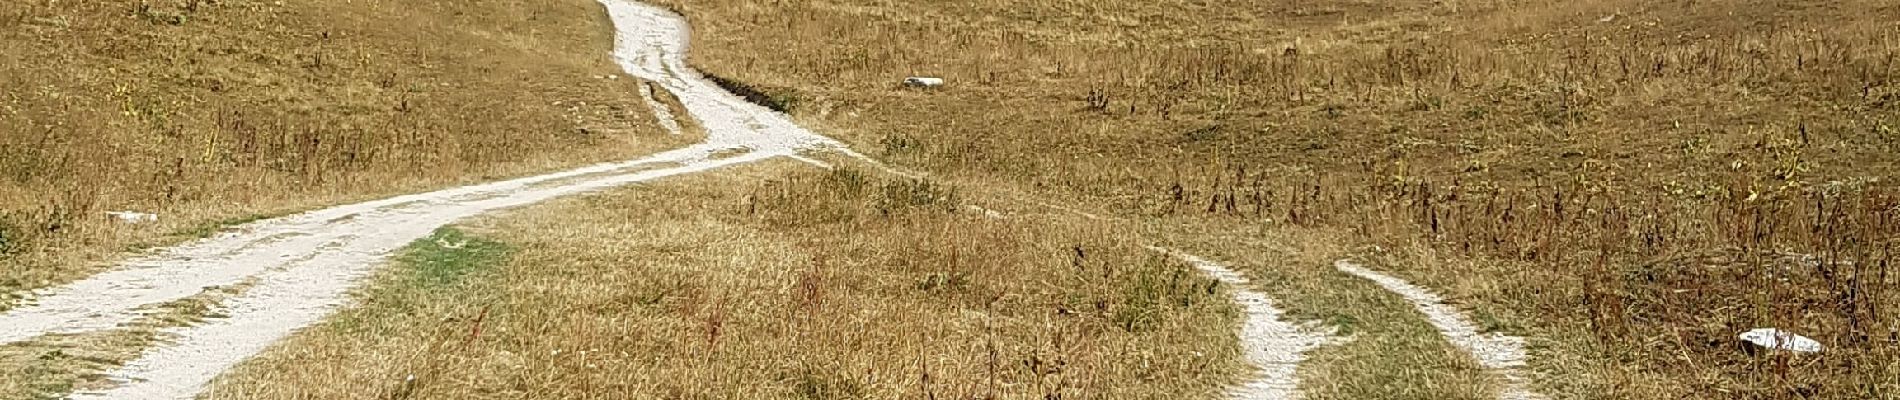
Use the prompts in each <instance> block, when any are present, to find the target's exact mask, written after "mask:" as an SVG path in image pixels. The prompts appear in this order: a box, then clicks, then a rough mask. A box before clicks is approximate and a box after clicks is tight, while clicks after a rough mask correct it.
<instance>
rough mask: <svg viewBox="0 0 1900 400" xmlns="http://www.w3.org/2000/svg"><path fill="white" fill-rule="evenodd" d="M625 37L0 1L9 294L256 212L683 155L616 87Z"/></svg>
mask: <svg viewBox="0 0 1900 400" xmlns="http://www.w3.org/2000/svg"><path fill="white" fill-rule="evenodd" d="M612 38H613V37H612V29H611V28H610V27H609V24H608V21H607V20H606V17H605V16H604V12H603V11H602V10H601V8H600V6H599V5H598V4H596V3H595V2H593V1H588V0H559V1H525V0H478V1H457V2H442V1H293V2H284V1H261V0H220V1H203V0H113V1H56V0H21V1H7V2H4V3H0V88H4V89H0V293H8V295H13V294H17V293H19V291H21V290H23V289H30V288H36V287H42V286H46V285H51V284H56V283H59V282H63V281H65V280H69V279H72V278H74V277H77V276H83V274H84V273H87V272H91V271H96V270H97V268H98V267H100V266H102V265H103V264H104V263H105V262H106V261H108V260H110V259H112V258H115V257H117V254H120V253H121V252H123V251H126V250H129V249H135V248H137V247H141V246H146V245H152V244H158V243H166V242H171V241H176V240H180V239H186V238H191V237H196V236H202V235H207V234H210V233H211V232H213V231H215V230H216V229H217V228H219V227H221V226H224V225H229V224H233V223H238V222H243V221H248V220H253V219H256V218H259V217H261V216H266V215H275V214H280V213H284V212H289V211H293V210H298V209H304V208H308V207H312V206H316V205H322V204H328V203H334V202H339V201H346V200H352V199H363V198H366V197H371V196H379V195H389V194H395V193H401V192H411V191H416V190H421V189H426V188H432V187H440V186H443V185H448V184H455V183H462V182H473V181H476V180H482V179H491V178H494V177H498V176H507V175H519V174H523V173H528V172H533V171H543V170H549V169H553V168H557V167H560V166H569V165H576V164H581V163H587V162H592V161H601V160H607V159H618V158H621V157H625V156H628V155H631V154H637V153H641V152H645V151H647V150H649V149H654V148H660V147H664V146H666V145H669V144H670V143H669V142H671V141H674V140H675V139H670V138H668V137H667V136H665V135H663V134H659V133H658V132H660V130H659V129H657V128H655V127H654V125H655V124H654V122H653V120H652V117H651V116H650V115H651V114H650V113H649V112H648V111H647V110H646V106H645V105H644V104H643V103H642V102H641V101H640V100H639V99H638V98H637V97H636V93H637V91H636V90H635V86H634V85H635V83H634V82H632V80H631V79H609V77H610V76H617V75H618V72H619V70H618V67H616V66H615V65H613V64H612V62H611V61H610V60H609V59H608V58H607V57H606V53H607V51H608V50H609V49H610V47H611V45H612ZM122 210H123V211H139V212H149V213H156V214H159V215H160V220H159V221H158V222H157V223H146V224H140V225H136V226H129V225H125V224H119V223H116V222H114V221H111V220H110V219H109V218H107V217H106V214H105V212H107V211H122ZM9 300H12V299H8V298H0V308H4V307H5V304H7V303H8V302H9Z"/></svg>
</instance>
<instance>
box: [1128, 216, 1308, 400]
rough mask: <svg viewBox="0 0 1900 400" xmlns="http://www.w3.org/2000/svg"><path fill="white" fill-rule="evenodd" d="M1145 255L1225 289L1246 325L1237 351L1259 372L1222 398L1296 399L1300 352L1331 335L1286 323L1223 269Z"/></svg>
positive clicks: (1246, 283) (1269, 303) (1200, 262)
mask: <svg viewBox="0 0 1900 400" xmlns="http://www.w3.org/2000/svg"><path fill="white" fill-rule="evenodd" d="M1149 249H1151V250H1154V251H1157V252H1161V253H1165V254H1169V255H1173V256H1175V257H1176V258H1180V259H1181V260H1182V261H1187V262H1188V264H1193V265H1194V268H1196V269H1199V270H1201V272H1202V273H1205V274H1207V275H1208V276H1211V277H1213V278H1214V279H1216V280H1219V281H1220V282H1221V283H1223V284H1226V285H1228V288H1229V291H1230V295H1231V296H1232V297H1233V298H1234V302H1235V303H1240V305H1241V307H1243V312H1244V313H1246V315H1247V321H1246V322H1245V323H1244V324H1242V325H1241V327H1240V338H1241V346H1243V347H1245V348H1246V351H1245V355H1246V357H1247V362H1248V363H1249V364H1253V365H1254V367H1256V368H1259V369H1260V370H1259V371H1257V372H1256V373H1255V374H1254V376H1253V377H1252V378H1250V379H1248V380H1247V381H1246V382H1243V383H1241V384H1240V385H1239V386H1235V387H1233V388H1232V389H1230V390H1229V391H1228V398H1231V399H1237V400H1283V399H1297V398H1300V391H1299V387H1300V380H1299V377H1298V374H1297V373H1298V371H1299V367H1300V361H1304V360H1305V359H1306V352H1308V351H1312V350H1313V349H1316V348H1319V346H1321V345H1324V344H1326V342H1328V341H1330V340H1331V339H1332V333H1331V332H1326V331H1323V330H1320V329H1316V328H1314V327H1302V326H1299V325H1296V324H1293V323H1290V322H1287V321H1286V320H1285V319H1284V318H1282V315H1284V314H1286V312H1285V311H1281V310H1280V309H1279V308H1278V307H1275V306H1274V305H1273V300H1272V299H1270V298H1268V297H1267V296H1266V295H1265V294H1261V293H1260V292H1256V291H1253V290H1252V289H1249V288H1248V286H1250V285H1251V284H1252V282H1251V281H1249V280H1248V279H1247V277H1246V276H1242V275H1241V274H1240V273H1239V272H1236V271H1234V270H1232V269H1229V268H1227V266H1225V265H1221V264H1220V263H1217V262H1213V261H1209V260H1207V259H1204V258H1200V257H1197V256H1194V255H1192V254H1187V253H1182V252H1179V251H1175V250H1171V249H1164V248H1159V247H1150V248H1149Z"/></svg>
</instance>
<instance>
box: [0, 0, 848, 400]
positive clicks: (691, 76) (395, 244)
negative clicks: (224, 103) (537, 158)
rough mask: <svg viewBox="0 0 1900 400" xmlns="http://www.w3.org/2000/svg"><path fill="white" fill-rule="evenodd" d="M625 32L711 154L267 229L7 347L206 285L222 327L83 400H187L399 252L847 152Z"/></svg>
mask: <svg viewBox="0 0 1900 400" xmlns="http://www.w3.org/2000/svg"><path fill="white" fill-rule="evenodd" d="M603 3H604V4H605V5H606V7H607V9H608V11H609V12H610V13H611V16H612V18H613V21H614V25H615V26H616V27H617V29H618V31H619V32H618V40H617V43H616V48H615V50H614V53H613V54H614V57H615V58H616V59H617V60H618V61H619V63H620V64H621V65H622V67H623V68H624V69H626V71H627V72H628V73H629V74H632V75H633V76H635V77H638V78H640V79H644V80H648V81H651V82H654V84H655V85H657V86H658V88H661V89H664V90H668V91H671V92H672V94H673V95H674V96H675V97H676V98H678V99H679V102H680V104H681V105H682V106H684V108H685V109H686V112H687V113H688V114H690V115H692V116H693V117H694V118H696V119H697V120H698V122H699V123H700V124H701V126H703V127H705V128H706V132H707V138H706V140H705V141H704V142H703V143H700V144H696V145H692V146H689V147H686V148H682V149H677V150H672V151H667V152H664V153H659V154H655V155H652V156H649V157H646V158H641V159H638V160H632V161H627V162H619V163H610V164H601V165H595V166H590V167H586V168H581V169H576V170H572V171H567V172H561V173H555V174H549V175H542V176H535V177H528V178H521V179H515V180H509V181H503V182H495V183H488V184H482V185H474V186H467V187H460V188H454V189H448V190H442V191H436V192H430V193H422V194H414V195H406V196H399V197H394V198H389V199H384V200H378V201H371V202H366V203H359V204H351V205H344V206H338V207H333V208H328V209H323V210H318V211H312V212H308V213H303V214H299V215H293V216H288V217H283V218H277V219H271V220H265V221H259V222H255V223H251V224H246V225H244V226H241V227H239V228H238V229H236V232H234V233H227V234H224V235H221V236H217V237H213V238H209V239H204V240H200V241H197V242H193V243H190V244H186V245H182V246H179V247H176V248H172V249H168V250H165V251H162V252H159V253H156V254H153V255H150V256H146V257H142V258H139V259H135V260H132V261H129V262H126V263H125V264H124V265H121V266H119V267H118V268H116V269H114V270H112V271H109V272H105V273H102V274H99V275H96V276H93V277H90V278H87V279H84V280H81V281H77V282H73V283H71V284H68V285H65V286H61V287H56V288H51V289H46V290H42V291H39V292H38V293H35V295H34V296H32V298H33V300H31V303H30V304H29V305H27V306H24V307H20V308H16V309H13V310H10V311H7V312H6V313H4V314H0V345H3V344H8V343H15V342H21V341H26V340H32V339H34V338H36V337H40V336H42V335H47V334H58V333H83V332H91V331H98V330H104V329H111V328H114V327H116V326H119V325H120V324H124V323H128V322H133V321H135V320H136V319H138V318H139V317H140V316H141V315H143V314H144V313H147V312H150V311H152V310H154V309H156V308H157V307H159V306H160V305H162V304H164V303H167V302H172V301H176V300H179V299H183V298H186V297H191V296H194V295H198V294H200V293H204V292H206V291H207V290H209V288H228V287H239V288H242V289H241V290H239V291H238V292H237V293H235V294H232V295H229V296H228V297H225V298H224V299H223V300H222V301H221V303H220V307H221V308H222V310H221V311H222V313H223V314H224V315H226V316H227V317H224V318H213V319H209V320H207V321H205V322H203V323H201V324H197V325H193V326H187V327H182V328H176V329H169V330H167V331H166V332H165V333H164V336H165V337H164V338H163V340H162V343H161V344H159V345H156V346H155V347H153V348H150V349H146V350H145V351H144V353H142V354H141V355H140V356H139V358H138V359H136V360H134V361H132V362H130V363H128V364H126V365H124V366H123V367H121V368H120V369H119V370H117V371H114V372H111V373H110V374H109V376H110V377H111V378H112V380H113V381H114V385H113V386H112V387H109V388H106V389H103V390H99V391H92V392H83V393H77V394H75V395H74V397H76V398H115V399H167V398H190V397H192V396H194V395H196V394H197V393H199V392H200V391H202V390H203V388H204V386H205V385H206V384H207V383H208V382H210V381H211V379H212V378H214V377H216V376H217V375H218V374H219V373H221V372H223V371H224V370H226V369H228V368H230V367H231V366H233V365H235V364H237V363H238V362H240V361H242V360H244V359H245V358H248V357H250V356H251V355H254V354H256V353H258V352H259V351H262V350H264V348H265V347H267V346H269V345H270V344H271V343H274V342H276V341H278V340H280V339H282V338H284V337H286V336H288V335H290V334H291V333H293V332H295V331H296V330H297V329H298V328H302V327H304V326H308V325H310V324H312V323H315V322H317V321H318V320H319V319H321V318H323V317H324V316H326V315H328V314H330V313H331V312H332V311H333V310H334V309H335V308H336V307H338V306H339V305H340V304H341V303H342V302H343V301H344V300H345V298H346V294H347V292H348V291H349V289H350V288H351V287H353V286H354V285H355V284H356V283H358V282H359V281H360V280H362V279H363V277H365V276H367V275H368V274H369V273H370V272H371V271H372V269H373V268H374V267H375V266H376V265H378V264H380V263H381V262H382V261H384V260H385V259H386V258H388V257H389V255H390V254H391V253H393V252H394V251H396V250H397V249H399V248H401V247H403V246H404V245H406V244H408V243H409V242H412V241H415V240H417V239H420V238H423V237H425V236H427V235H429V234H430V233H431V232H432V231H434V230H435V229H436V228H439V227H441V226H443V225H446V224H449V223H452V222H455V221H456V220H459V219H462V218H466V217H469V216H473V215H477V214H481V213H485V212H489V211H494V210H498V209H503V208H509V207H516V206H521V205H526V204H532V203H536V202H540V201H543V200H547V199H551V198H554V197H558V196H564V195H571V194H576V193H582V192H588V191H594V190H599V189H603V188H609V187H615V186H621V185H626V184H630V183H635V182H642V181H647V180H652V179H657V178H663V177H668V176H674V175H680V174H689V173H695V172H702V171H707V170H711V169H716V168H720V167H725V166H731V165H737V164H744V163H750V162H756V161H760V160H765V159H769V158H773V157H781V156H797V155H798V154H799V153H800V152H803V151H824V150H833V151H843V152H845V153H846V154H851V155H854V156H855V153H851V152H849V151H847V150H845V149H844V146H843V145H841V144H839V143H838V142H836V141H833V140H831V139H829V138H825V137H823V136H819V135H817V134H813V133H811V132H809V131H806V130H804V129H801V128H799V127H798V126H797V125H794V124H792V122H791V121H790V120H788V119H787V118H786V117H785V116H783V115H780V114H778V113H775V112H772V111H770V110H767V109H765V108H763V107H759V106H757V105H753V104H751V103H747V102H745V101H743V100H741V99H739V98H738V97H735V96H733V95H732V94H730V93H727V92H725V91H724V90H721V89H720V88H719V87H718V86H715V85H713V84H712V83H710V82H708V81H706V80H705V79H704V78H703V77H701V76H700V75H698V74H697V73H695V72H693V71H692V70H690V69H688V68H686V65H685V62H684V59H683V56H684V52H685V50H686V33H687V29H686V26H685V24H684V23H683V22H682V20H681V19H679V18H677V17H675V16H673V15H671V14H670V13H668V12H666V11H663V10H661V9H658V8H654V7H650V6H646V5H640V4H634V3H630V2H624V1H620V0H605V1H603Z"/></svg>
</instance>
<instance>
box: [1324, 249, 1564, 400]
mask: <svg viewBox="0 0 1900 400" xmlns="http://www.w3.org/2000/svg"><path fill="white" fill-rule="evenodd" d="M1333 267H1334V268H1338V269H1339V270H1340V271H1341V272H1345V273H1347V274H1352V275H1353V276H1357V277H1360V278H1365V279H1366V280H1370V281H1372V282H1373V283H1377V284H1379V286H1380V287H1383V288H1385V290H1387V291H1391V292H1393V293H1397V294H1398V295H1399V296H1400V297H1404V298H1405V301H1407V302H1410V303H1412V306H1413V307H1414V308H1416V309H1418V312H1419V313H1422V314H1425V319H1426V320H1427V321H1429V322H1431V324H1432V327H1434V328H1437V329H1438V333H1439V334H1440V335H1443V336H1444V337H1445V340H1447V341H1450V342H1451V344H1452V345H1454V346H1458V348H1460V349H1463V350H1464V351H1465V352H1467V353H1470V354H1471V355H1472V356H1473V357H1475V358H1477V359H1478V364H1480V365H1483V366H1484V368H1485V369H1487V370H1491V371H1492V372H1494V373H1496V374H1498V375H1499V376H1500V377H1502V378H1503V380H1504V388H1503V390H1501V391H1499V393H1498V398H1499V399H1503V400H1532V399H1543V398H1545V397H1544V396H1543V395H1540V394H1538V393H1537V392H1534V391H1531V388H1530V378H1529V377H1527V376H1525V373H1524V371H1523V368H1524V366H1525V364H1526V362H1527V361H1529V360H1530V356H1529V355H1527V354H1526V353H1525V352H1524V338H1521V337H1517V336H1510V335H1505V334H1503V333H1497V332H1493V333H1491V334H1484V333H1479V331H1478V325H1477V324H1474V323H1472V322H1471V319H1470V318H1467V317H1465V316H1464V314H1463V313H1461V312H1459V311H1458V309H1456V308H1452V306H1451V305H1448V304H1445V299H1443V298H1441V297H1439V296H1438V294H1436V293H1432V291H1431V290H1430V289H1426V288H1423V287H1419V286H1417V285H1413V284H1412V283H1411V282H1406V281H1405V280H1404V279H1399V278H1398V277H1394V276H1391V275H1386V274H1383V273H1380V272H1378V271H1373V270H1370V269H1366V268H1365V267H1362V266H1360V265H1359V264H1358V263H1355V262H1352V261H1349V260H1339V261H1337V262H1334V263H1333Z"/></svg>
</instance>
